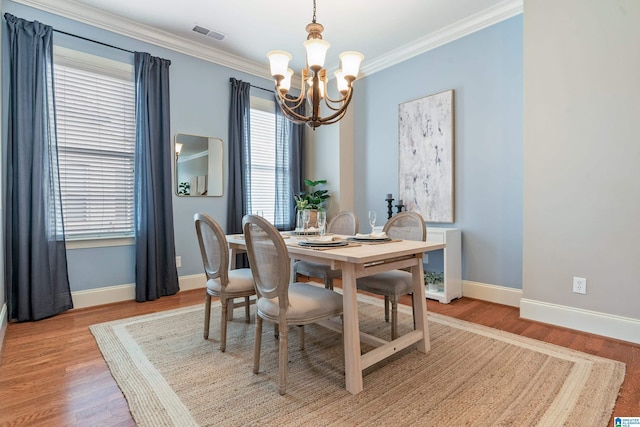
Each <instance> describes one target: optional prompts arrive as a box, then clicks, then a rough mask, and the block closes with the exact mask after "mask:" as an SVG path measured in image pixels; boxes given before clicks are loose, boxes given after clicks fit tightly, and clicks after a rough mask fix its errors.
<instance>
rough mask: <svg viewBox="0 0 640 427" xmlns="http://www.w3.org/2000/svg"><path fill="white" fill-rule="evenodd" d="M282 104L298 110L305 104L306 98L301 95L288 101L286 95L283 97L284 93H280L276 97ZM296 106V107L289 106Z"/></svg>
mask: <svg viewBox="0 0 640 427" xmlns="http://www.w3.org/2000/svg"><path fill="white" fill-rule="evenodd" d="M276 98H277V99H278V102H279V103H280V104H285V105H286V106H287V107H288V108H292V109H296V108H298V107H299V106H300V105H302V103H303V102H304V97H303V96H302V95H300V96H299V97H297V98H295V99H288V98H287V96H286V95H282V93H280V92H278V96H277V97H276ZM289 104H294V105H289Z"/></svg>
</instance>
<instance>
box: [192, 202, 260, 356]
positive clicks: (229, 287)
mask: <svg viewBox="0 0 640 427" xmlns="http://www.w3.org/2000/svg"><path fill="white" fill-rule="evenodd" d="M193 220H194V222H195V226H196V234H197V235H198V243H199V244H200V254H201V255H202V263H203V265H204V272H205V274H206V276H207V292H206V300H205V308H204V339H208V338H209V324H210V318H211V297H212V296H215V297H220V304H221V305H222V315H221V317H220V351H222V352H224V351H225V350H226V347H227V321H228V313H229V310H233V308H234V307H235V305H234V303H233V300H234V298H244V306H245V319H246V321H247V323H249V321H250V320H249V306H250V299H249V297H250V296H252V295H255V293H256V290H255V286H254V285H253V276H252V275H251V270H250V269H248V268H239V269H234V270H229V247H228V246H227V239H226V237H225V235H224V233H223V232H222V228H220V225H218V223H217V222H216V221H215V220H214V219H213V218H211V217H210V216H209V215H207V214H204V213H196V214H195V215H194V216H193Z"/></svg>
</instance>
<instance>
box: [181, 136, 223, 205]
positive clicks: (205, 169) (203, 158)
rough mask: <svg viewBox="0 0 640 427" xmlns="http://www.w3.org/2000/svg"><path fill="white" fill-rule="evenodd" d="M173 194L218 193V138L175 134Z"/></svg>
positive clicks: (219, 155) (220, 170)
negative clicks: (174, 181) (174, 188)
mask: <svg viewBox="0 0 640 427" xmlns="http://www.w3.org/2000/svg"><path fill="white" fill-rule="evenodd" d="M174 150H175V158H176V162H175V166H176V194H178V195H179V196H222V187H223V182H222V180H223V174H222V165H223V151H222V140H221V139H219V138H212V137H206V136H196V135H188V134H183V133H179V134H176V137H175V149H174Z"/></svg>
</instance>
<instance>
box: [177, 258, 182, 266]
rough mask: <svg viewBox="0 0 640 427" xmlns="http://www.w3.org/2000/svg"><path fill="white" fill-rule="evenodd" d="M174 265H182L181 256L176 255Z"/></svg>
mask: <svg viewBox="0 0 640 427" xmlns="http://www.w3.org/2000/svg"><path fill="white" fill-rule="evenodd" d="M176 267H182V257H181V256H177V257H176Z"/></svg>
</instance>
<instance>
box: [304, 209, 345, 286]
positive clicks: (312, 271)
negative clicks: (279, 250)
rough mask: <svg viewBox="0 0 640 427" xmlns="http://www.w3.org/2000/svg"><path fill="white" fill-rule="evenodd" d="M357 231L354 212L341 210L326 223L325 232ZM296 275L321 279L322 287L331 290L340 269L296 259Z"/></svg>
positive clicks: (343, 232)
mask: <svg viewBox="0 0 640 427" xmlns="http://www.w3.org/2000/svg"><path fill="white" fill-rule="evenodd" d="M357 232H358V217H357V216H356V214H355V213H353V212H349V211H342V212H339V213H338V214H336V216H334V217H333V218H332V219H331V221H329V224H328V225H327V233H333V234H343V235H346V236H353V235H354V234H356V233H357ZM294 271H295V273H296V278H297V277H298V275H304V276H308V277H317V278H319V279H322V281H323V282H324V287H325V288H327V289H332V290H333V279H336V278H340V277H342V270H332V269H331V267H330V266H328V265H326V264H321V263H317V262H312V261H297V262H296V263H295V264H294Z"/></svg>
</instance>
